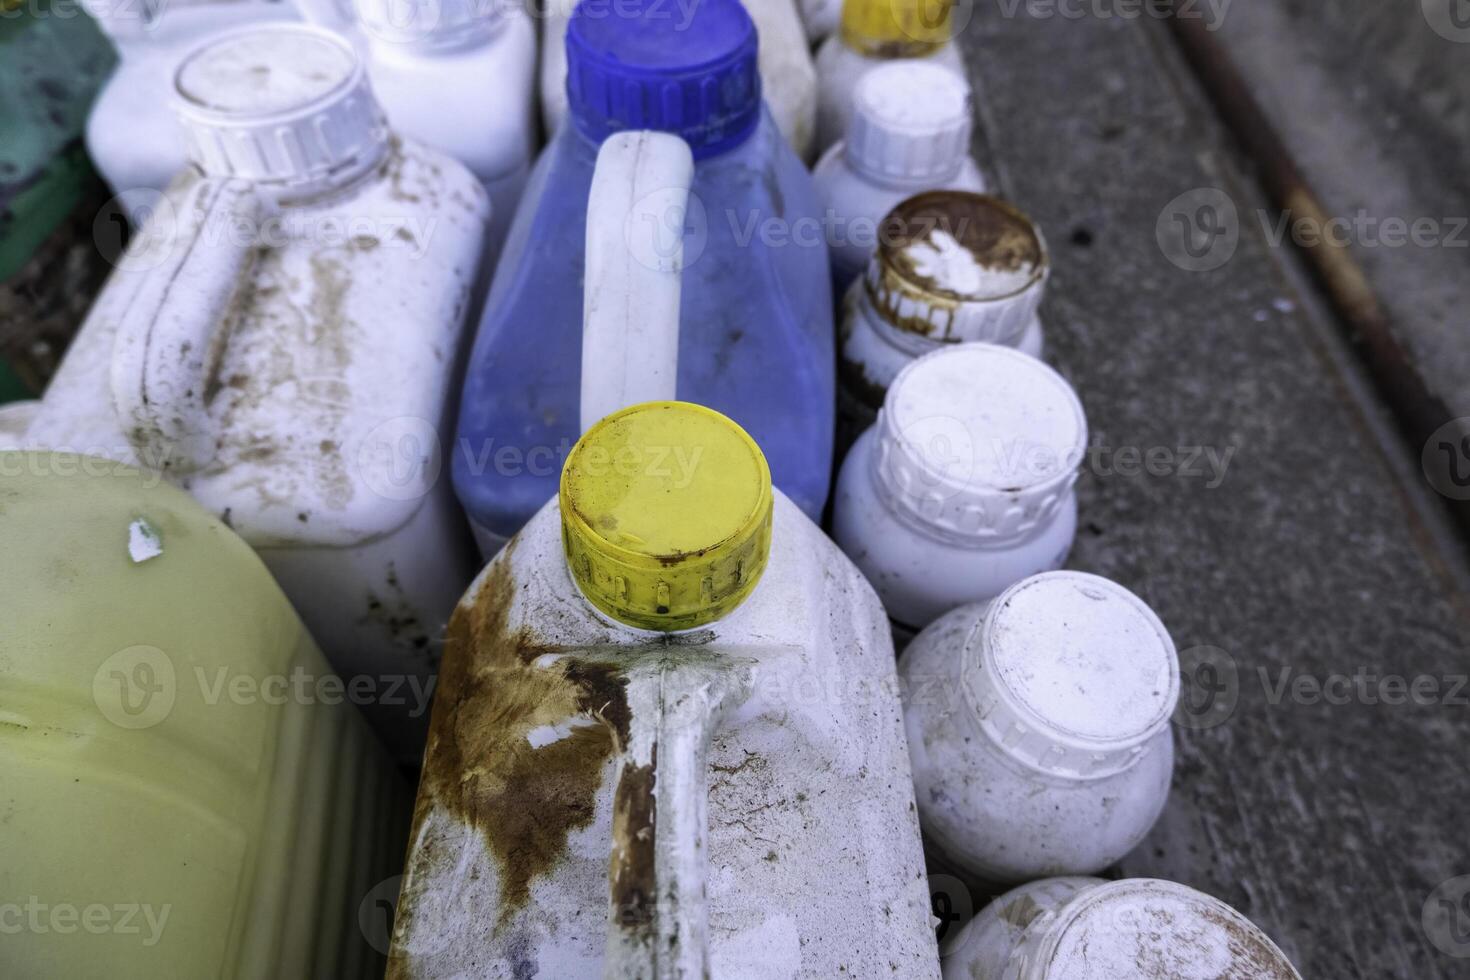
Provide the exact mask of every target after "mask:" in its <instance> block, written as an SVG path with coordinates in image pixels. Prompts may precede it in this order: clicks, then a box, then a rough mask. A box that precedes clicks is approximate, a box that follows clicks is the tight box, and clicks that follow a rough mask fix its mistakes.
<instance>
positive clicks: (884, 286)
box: [837, 191, 1051, 452]
mask: <svg viewBox="0 0 1470 980" xmlns="http://www.w3.org/2000/svg"><path fill="white" fill-rule="evenodd" d="M881 228H882V234H881V236H880V241H879V244H878V249H877V251H876V252H874V253H873V256H872V258H871V259H870V260H869V262H868V269H867V272H866V273H865V274H864V279H863V280H862V281H859V282H855V283H853V285H852V288H851V289H849V290H848V293H847V296H846V298H845V300H844V303H843V311H842V322H841V323H840V324H839V326H838V343H839V347H840V349H839V357H838V368H839V372H838V377H839V386H838V397H837V405H838V433H839V435H838V451H839V452H841V451H843V450H845V449H846V448H847V447H848V446H849V445H851V443H852V440H853V439H855V438H857V434H858V433H860V432H862V430H863V429H865V428H867V427H868V426H869V425H871V424H872V422H873V419H874V417H875V416H876V414H877V411H878V409H879V408H880V407H881V406H882V404H883V397H884V395H885V393H886V392H887V390H888V386H889V385H890V384H892V383H893V379H894V378H896V377H898V374H899V372H900V371H902V370H903V369H904V368H905V367H907V366H908V365H909V364H911V363H913V361H914V360H915V359H916V358H919V357H922V356H923V355H925V354H928V353H930V352H932V351H936V350H939V349H941V348H943V347H946V346H951V345H954V344H957V343H965V342H969V341H981V342H985V343H991V344H1000V345H1002V346H1005V347H1014V348H1016V349H1017V350H1020V351H1021V352H1023V353H1025V354H1029V355H1031V356H1032V357H1041V356H1042V354H1043V352H1044V349H1045V337H1044V334H1043V330H1042V325H1041V318H1040V317H1039V316H1038V315H1037V310H1038V308H1039V307H1040V306H1041V300H1042V297H1043V296H1044V295H1045V293H1046V282H1047V279H1048V278H1049V277H1050V275H1051V259H1050V257H1049V256H1048V254H1047V249H1046V241H1045V239H1043V238H1042V237H1041V230H1040V229H1039V228H1037V227H1036V225H1035V224H1033V223H1032V222H1031V220H1030V219H1029V218H1027V217H1026V216H1025V215H1024V214H1022V213H1021V212H1020V211H1018V210H1017V209H1016V208H1014V207H1012V206H1011V205H1009V204H1007V203H1006V202H1004V201H1001V200H999V199H997V198H993V197H986V196H983V195H978V194H968V193H964V192H961V191H933V192H929V193H925V194H919V195H917V196H915V197H911V198H909V199H907V200H905V201H904V202H903V203H902V204H900V205H898V206H897V207H896V208H894V209H893V210H892V211H891V212H889V214H888V216H887V217H886V218H885V219H884V221H883V224H882V226H881Z"/></svg>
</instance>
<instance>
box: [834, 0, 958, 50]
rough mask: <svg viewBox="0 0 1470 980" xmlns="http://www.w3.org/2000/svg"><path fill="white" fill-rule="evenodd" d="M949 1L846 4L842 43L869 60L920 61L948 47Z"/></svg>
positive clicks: (951, 11)
mask: <svg viewBox="0 0 1470 980" xmlns="http://www.w3.org/2000/svg"><path fill="white" fill-rule="evenodd" d="M953 21H954V2H953V0H847V2H846V3H845V4H844V5H843V7H842V41H843V43H844V44H846V45H847V46H848V47H850V48H852V49H853V50H854V51H857V52H858V53H859V54H862V55H865V56H867V57H870V58H923V57H927V56H929V55H932V54H935V53H936V52H938V51H939V49H941V48H942V47H944V46H945V45H946V44H948V43H949V41H950V40H951V37H952V33H951V32H952V28H953Z"/></svg>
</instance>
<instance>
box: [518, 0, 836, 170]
mask: <svg viewBox="0 0 1470 980" xmlns="http://www.w3.org/2000/svg"><path fill="white" fill-rule="evenodd" d="M577 2H578V0H544V8H543V10H542V14H541V16H542V18H543V19H542V25H541V82H540V87H541V118H542V122H543V123H544V124H545V126H546V132H547V134H548V135H549V134H551V133H554V132H556V130H557V128H558V127H560V126H561V124H562V122H563V121H564V120H565V119H566V118H567V49H566V36H567V22H568V21H570V20H571V17H572V10H573V9H574V8H575V7H576V6H577ZM592 2H594V3H602V4H604V5H606V6H607V9H608V11H609V15H610V16H616V14H615V13H614V11H616V9H617V5H616V4H615V3H611V4H610V3H609V0H592ZM639 2H642V3H644V4H646V5H651V4H654V3H657V2H659V0H639ZM742 2H743V3H744V5H745V9H746V11H747V12H748V13H749V14H750V18H751V20H753V21H755V27H756V32H757V34H759V36H760V47H759V50H758V58H759V67H760V76H761V95H762V97H763V98H764V99H765V102H766V107H767V108H769V109H770V110H771V115H772V117H773V118H774V119H775V120H776V125H777V127H779V128H780V130H781V135H783V136H785V137H786V141H787V142H788V143H790V144H791V146H792V148H793V149H794V150H796V154H797V156H799V157H801V159H802V161H803V162H805V163H806V164H807V165H808V166H810V165H811V162H812V161H813V160H814V159H816V139H817V131H816V127H817V69H816V65H815V64H814V63H813V61H812V54H811V48H810V46H809V44H808V42H807V37H806V32H805V29H804V28H803V27H802V23H801V18H800V16H799V15H798V13H797V9H796V5H795V0H742ZM668 9H669V12H670V15H671V16H682V15H681V14H679V8H678V7H677V6H671V7H669V8H668Z"/></svg>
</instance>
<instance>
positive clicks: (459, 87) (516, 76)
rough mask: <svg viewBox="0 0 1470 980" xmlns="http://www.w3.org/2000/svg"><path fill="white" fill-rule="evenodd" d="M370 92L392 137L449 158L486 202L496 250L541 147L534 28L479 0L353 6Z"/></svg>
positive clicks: (515, 10) (509, 6) (513, 12)
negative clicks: (467, 173)
mask: <svg viewBox="0 0 1470 980" xmlns="http://www.w3.org/2000/svg"><path fill="white" fill-rule="evenodd" d="M355 4H356V14H357V24H358V36H359V40H360V50H362V51H363V53H364V56H365V59H366V61H367V66H368V75H369V77H370V78H371V79H372V86H373V94H374V95H375V96H376V97H377V99H378V102H379V104H381V105H382V107H383V109H384V111H385V112H386V113H387V114H388V122H389V125H391V126H392V127H393V130H394V132H397V133H399V134H400V135H402V136H405V137H407V138H408V139H412V140H416V141H418V142H420V143H423V144H425V145H426V146H430V147H433V148H434V149H436V150H440V151H442V152H444V153H447V154H449V155H450V156H451V157H453V158H454V159H456V160H458V161H459V162H460V163H462V164H464V165H465V166H466V167H467V168H469V170H470V172H471V173H473V174H474V175H475V176H476V177H478V178H479V179H480V183H481V184H483V185H484V187H485V190H486V192H487V193H488V194H489V195H490V202H491V206H492V208H491V222H490V228H491V230H490V237H491V248H492V251H498V249H499V245H500V243H501V242H503V241H504V240H505V234H506V232H507V231H508V230H509V228H510V220H511V217H512V216H513V215H514V214H515V209H516V204H517V203H518V202H519V201H520V196H521V191H522V189H524V187H525V184H526V178H527V176H528V175H529V173H530V167H531V162H532V159H533V158H534V155H535V151H536V145H537V142H538V127H539V124H538V122H537V119H536V27H535V25H534V24H533V23H532V21H531V17H530V14H528V13H527V12H526V10H525V8H524V7H522V6H520V5H519V4H513V3H509V2H499V0H496V2H482V0H355Z"/></svg>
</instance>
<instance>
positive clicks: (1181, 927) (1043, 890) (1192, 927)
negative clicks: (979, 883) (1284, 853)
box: [944, 878, 1301, 980]
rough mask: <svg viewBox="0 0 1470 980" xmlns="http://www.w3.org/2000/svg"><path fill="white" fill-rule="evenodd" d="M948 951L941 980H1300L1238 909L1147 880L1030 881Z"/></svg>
mask: <svg viewBox="0 0 1470 980" xmlns="http://www.w3.org/2000/svg"><path fill="white" fill-rule="evenodd" d="M946 946H947V949H946V955H945V959H944V980H1179V978H1193V977H1201V978H1203V977H1211V978H1214V977H1220V978H1231V980H1234V978H1240V980H1247V978H1248V980H1301V974H1299V973H1297V971H1296V968H1295V967H1293V966H1292V965H1291V961H1290V960H1288V959H1287V958H1286V954H1285V953H1283V952H1282V951H1281V950H1280V948H1278V947H1277V945H1276V944H1275V943H1273V942H1272V941H1271V939H1270V938H1269V937H1268V936H1267V935H1266V934H1265V933H1264V932H1262V931H1261V930H1260V929H1259V928H1258V927H1257V926H1256V925H1255V923H1253V922H1251V921H1250V920H1249V919H1247V918H1246V917H1245V916H1243V915H1241V914H1240V913H1239V912H1237V911H1236V910H1235V909H1233V908H1231V907H1230V906H1229V905H1226V904H1225V903H1224V902H1222V901H1220V900H1219V899H1217V898H1212V897H1211V896H1209V895H1206V894H1204V893H1203V892H1199V891H1196V890H1195V889H1193V888H1189V887H1187V886H1185V885H1180V884H1176V883H1175V882H1172V881H1159V880H1157V879H1150V878H1129V879H1124V880H1122V881H1103V880H1102V879H1100V878H1050V879H1046V880H1043V881H1034V882H1031V883H1030V884H1027V885H1022V886H1021V887H1020V888H1017V889H1015V890H1013V891H1010V892H1007V893H1006V894H1004V895H1002V896H1001V897H1000V898H998V899H996V900H995V901H993V902H991V903H990V904H989V905H988V906H986V907H985V908H984V909H982V910H981V912H980V914H979V915H977V916H976V917H975V918H974V919H972V920H971V921H970V923H969V924H968V925H967V926H966V927H965V928H964V929H963V930H962V931H961V932H960V933H958V935H957V937H956V939H955V941H954V943H953V944H946Z"/></svg>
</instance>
